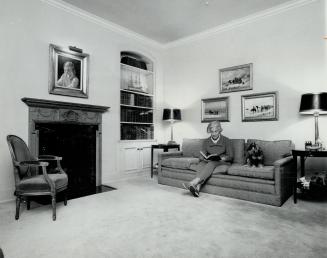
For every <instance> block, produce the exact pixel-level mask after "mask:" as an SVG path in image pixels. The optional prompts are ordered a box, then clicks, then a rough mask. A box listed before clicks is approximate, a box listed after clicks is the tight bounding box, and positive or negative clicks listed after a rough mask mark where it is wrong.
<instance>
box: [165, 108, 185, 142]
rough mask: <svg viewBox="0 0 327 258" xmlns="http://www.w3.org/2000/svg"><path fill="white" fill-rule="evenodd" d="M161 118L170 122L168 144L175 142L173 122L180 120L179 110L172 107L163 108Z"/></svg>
mask: <svg viewBox="0 0 327 258" xmlns="http://www.w3.org/2000/svg"><path fill="white" fill-rule="evenodd" d="M162 120H164V121H168V122H170V141H169V142H168V144H176V142H175V141H174V132H173V123H174V122H175V121H179V120H182V115H181V110H180V109H173V108H165V109H164V110H163V116H162Z"/></svg>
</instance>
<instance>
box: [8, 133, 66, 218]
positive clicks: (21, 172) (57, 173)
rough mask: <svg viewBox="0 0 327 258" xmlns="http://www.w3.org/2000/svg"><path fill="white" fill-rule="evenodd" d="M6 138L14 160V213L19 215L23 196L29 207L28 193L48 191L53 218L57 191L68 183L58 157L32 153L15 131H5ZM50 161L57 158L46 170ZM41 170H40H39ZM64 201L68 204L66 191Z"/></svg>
mask: <svg viewBox="0 0 327 258" xmlns="http://www.w3.org/2000/svg"><path fill="white" fill-rule="evenodd" d="M7 142H8V146H9V150H10V154H11V158H12V162H13V167H14V176H15V195H16V215H15V219H16V220H18V218H19V209H20V203H21V201H22V198H23V197H24V198H25V199H26V204H27V210H29V209H30V197H31V196H38V195H50V196H51V200H52V219H53V220H56V194H57V193H58V192H61V191H65V190H66V189H67V186H68V177H67V175H66V173H65V172H64V171H63V169H62V168H61V165H60V160H62V158H61V157H57V156H50V155H43V156H39V157H38V158H36V157H34V156H33V155H32V154H31V152H30V150H29V149H28V147H27V145H26V143H25V142H24V141H23V140H22V139H21V138H19V137H18V136H15V135H8V136H7ZM50 162H56V168H55V169H54V170H53V171H52V172H51V173H48V172H47V167H48V165H49V163H50ZM40 170H41V171H42V174H40V173H39V172H40ZM64 193H65V199H64V204H65V205H67V195H66V191H65V192H64Z"/></svg>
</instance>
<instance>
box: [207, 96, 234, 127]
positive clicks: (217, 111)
mask: <svg viewBox="0 0 327 258" xmlns="http://www.w3.org/2000/svg"><path fill="white" fill-rule="evenodd" d="M215 120H218V121H221V122H229V97H221V98H210V99H202V100H201V122H202V123H206V122H211V121H215Z"/></svg>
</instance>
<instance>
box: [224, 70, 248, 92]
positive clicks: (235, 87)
mask: <svg viewBox="0 0 327 258" xmlns="http://www.w3.org/2000/svg"><path fill="white" fill-rule="evenodd" d="M252 67H253V64H245V65H239V66H233V67H228V68H224V69H220V70H219V76H220V93H228V92H233V91H243V90H251V89H252V88H253V87H252V82H253V78H252Z"/></svg>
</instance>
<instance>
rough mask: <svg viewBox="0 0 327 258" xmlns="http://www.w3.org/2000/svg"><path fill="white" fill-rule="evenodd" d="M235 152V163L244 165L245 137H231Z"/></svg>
mask: <svg viewBox="0 0 327 258" xmlns="http://www.w3.org/2000/svg"><path fill="white" fill-rule="evenodd" d="M231 141H232V146H233V152H234V159H233V163H236V164H241V165H243V164H244V163H245V155H244V154H245V153H244V149H245V140H244V139H231Z"/></svg>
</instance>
